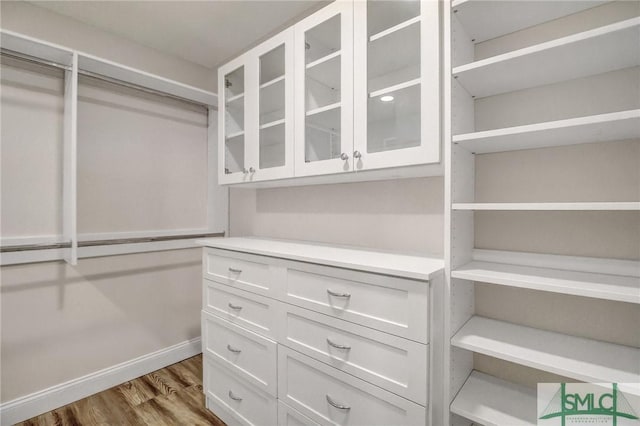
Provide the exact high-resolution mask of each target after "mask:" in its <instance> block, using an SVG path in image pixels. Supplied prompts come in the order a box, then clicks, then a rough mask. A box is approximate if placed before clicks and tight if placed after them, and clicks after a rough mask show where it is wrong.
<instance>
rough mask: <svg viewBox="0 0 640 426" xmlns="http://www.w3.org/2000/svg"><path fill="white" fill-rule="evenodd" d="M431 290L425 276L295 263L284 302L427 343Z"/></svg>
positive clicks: (288, 275)
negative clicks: (420, 278) (414, 277)
mask: <svg viewBox="0 0 640 426" xmlns="http://www.w3.org/2000/svg"><path fill="white" fill-rule="evenodd" d="M428 293H429V285H428V283H427V282H424V281H413V280H407V279H402V278H395V277H389V276H384V275H375V274H368V273H363V272H356V271H351V270H346V269H338V268H331V267H326V266H318V265H310V264H303V263H294V262H290V263H288V264H287V275H286V285H285V288H284V301H285V302H288V303H291V304H293V305H298V306H301V307H303V308H307V309H311V310H313V311H317V312H321V313H324V314H327V315H332V316H335V317H337V318H341V319H344V320H347V321H351V322H355V323H358V324H362V325H364V326H367V327H371V328H375V329H377V330H381V331H384V332H387V333H390V334H394V335H396V336H400V337H405V338H407V339H411V340H415V341H417V342H421V343H427V342H428V322H427V318H428V309H429V304H428Z"/></svg>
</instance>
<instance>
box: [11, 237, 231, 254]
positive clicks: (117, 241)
mask: <svg viewBox="0 0 640 426" xmlns="http://www.w3.org/2000/svg"><path fill="white" fill-rule="evenodd" d="M224 236H225V233H224V232H212V233H208V234H189V235H162V236H158V237H137V238H117V239H107V240H91V241H78V247H95V246H110V245H116V244H140V243H157V242H161V241H174V240H192V239H198V238H212V237H224ZM69 247H71V243H53V244H24V245H15V246H5V247H0V253H8V252H15V251H28V250H49V249H61V248H69Z"/></svg>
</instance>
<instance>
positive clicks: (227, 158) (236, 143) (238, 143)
mask: <svg viewBox="0 0 640 426" xmlns="http://www.w3.org/2000/svg"><path fill="white" fill-rule="evenodd" d="M243 170H244V134H242V135H239V136H235V137H231V138H227V139H226V140H225V144H224V172H225V173H226V174H229V173H238V172H242V171H243Z"/></svg>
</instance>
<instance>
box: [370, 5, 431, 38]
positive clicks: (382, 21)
mask: <svg viewBox="0 0 640 426" xmlns="http://www.w3.org/2000/svg"><path fill="white" fill-rule="evenodd" d="M419 15H420V1H418V0H393V1H388V0H373V1H369V3H368V4H367V27H368V28H367V33H368V34H367V35H368V36H369V37H371V36H373V35H376V34H378V33H379V32H381V31H385V30H388V29H389V28H392V27H395V26H396V25H399V24H402V23H403V22H406V21H408V20H409V19H411V18H415V17H416V16H419Z"/></svg>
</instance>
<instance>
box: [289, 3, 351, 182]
mask: <svg viewBox="0 0 640 426" xmlns="http://www.w3.org/2000/svg"><path fill="white" fill-rule="evenodd" d="M294 28H295V73H296V97H295V117H296V121H295V125H296V150H295V158H296V161H295V175H296V176H308V175H318V174H327V173H341V172H348V171H351V170H352V169H353V166H352V164H353V163H352V160H353V159H352V152H353V3H352V2H350V1H336V2H334V3H332V4H331V5H329V6H327V7H325V8H323V9H322V10H320V11H318V12H316V13H315V14H313V15H311V16H309V17H308V18H306V19H304V20H302V21H300V22H299V23H297V24H296V25H295V26H294Z"/></svg>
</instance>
